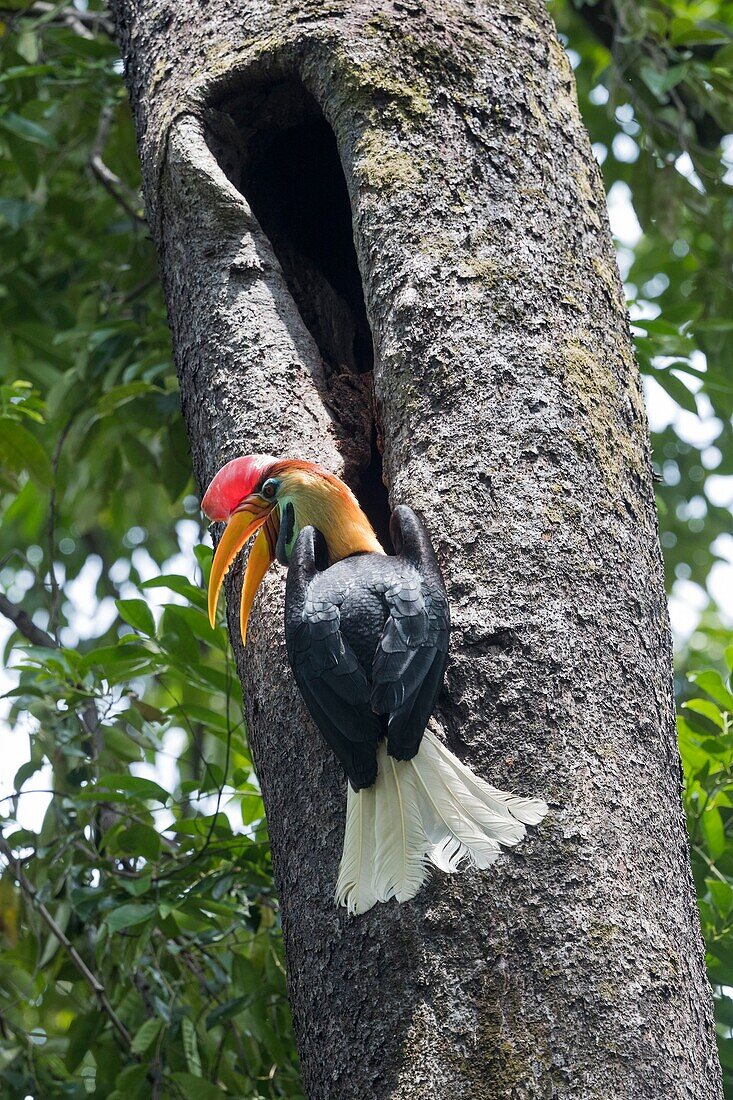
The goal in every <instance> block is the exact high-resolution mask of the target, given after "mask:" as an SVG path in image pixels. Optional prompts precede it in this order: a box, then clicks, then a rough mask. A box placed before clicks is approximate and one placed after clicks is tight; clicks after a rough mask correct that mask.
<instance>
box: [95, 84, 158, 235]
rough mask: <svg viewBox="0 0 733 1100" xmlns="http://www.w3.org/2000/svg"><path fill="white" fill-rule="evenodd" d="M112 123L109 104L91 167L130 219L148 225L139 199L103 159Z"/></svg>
mask: <svg viewBox="0 0 733 1100" xmlns="http://www.w3.org/2000/svg"><path fill="white" fill-rule="evenodd" d="M111 122H112V107H111V105H110V104H109V103H107V104H105V106H104V107H103V108H102V111H101V113H100V116H99V126H98V127H97V133H96V137H95V138H94V144H93V146H92V151H91V153H90V156H89V167H90V168H91V170H92V172H93V173H94V175H95V176H96V178H97V179H98V180H99V182H100V183H101V184H102V187H104V189H105V191H107V192H108V193H109V194H110V195H111V196H112V198H113V199H114V200H115V202H116V203H118V205H119V206H121V207H122V209H123V210H124V211H125V213H126V214H127V215H128V217H129V218H131V219H132V221H133V222H136V223H137V224H138V225H147V221H146V219H145V215H144V214H141V213H140V211H139V210H138V209H137V203H138V198H137V195H136V194H135V192H134V191H132V190H131V189H130V188H129V187H128V186H127V184H126V183H125V182H124V181H123V180H121V179H120V177H119V176H118V175H116V173H114V172H113V171H112V169H111V168H109V167H108V166H107V165H106V164H105V163H104V160H103V159H102V151H103V149H104V146H105V142H106V141H107V134H108V133H109V128H110V124H111Z"/></svg>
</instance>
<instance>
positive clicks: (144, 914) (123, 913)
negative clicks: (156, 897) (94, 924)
mask: <svg viewBox="0 0 733 1100" xmlns="http://www.w3.org/2000/svg"><path fill="white" fill-rule="evenodd" d="M155 912H156V907H155V906H154V905H153V904H152V903H150V904H147V905H138V904H137V903H136V902H130V903H128V904H127V905H121V906H120V907H119V908H118V909H113V910H112V912H111V913H107V915H106V916H105V918H104V922H105V924H106V925H107V927H108V928H109V930H110V932H120V931H121V930H122V929H123V928H134V927H135V925H136V924H142V923H143V921H146V920H149V919H150V917H152V916H153V915H154V914H155Z"/></svg>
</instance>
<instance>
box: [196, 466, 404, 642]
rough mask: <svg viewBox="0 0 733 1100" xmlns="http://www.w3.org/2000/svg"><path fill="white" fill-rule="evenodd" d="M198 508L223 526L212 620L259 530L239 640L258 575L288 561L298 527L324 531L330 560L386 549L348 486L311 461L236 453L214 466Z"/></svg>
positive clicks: (211, 595)
mask: <svg viewBox="0 0 733 1100" xmlns="http://www.w3.org/2000/svg"><path fill="white" fill-rule="evenodd" d="M201 507H202V509H203V511H204V512H205V514H206V515H207V516H208V517H209V519H211V520H214V521H223V522H224V523H226V528H225V529H224V533H223V535H222V537H221V540H220V542H219V545H218V546H217V548H216V553H215V555H214V561H213V563H212V566H211V577H210V579H209V619H210V620H211V623H212V625H213V623H214V619H215V616H216V605H217V600H218V598H219V592H220V591H221V586H222V584H223V582H224V577H225V576H226V573H227V570H228V569H229V567H230V566H231V564H232V562H233V561H234V559H235V558H236V556H237V554H238V553H239V551H240V550H241V549H242V548H243V546H244V544H245V543H246V542H247V540H248V539H249V538H250V537H251V536H252V535H254V534H255V532H256V533H257V537H256V539H255V540H254V543H253V544H252V548H251V550H250V552H249V558H248V559H247V569H246V572H245V574H244V582H243V584H242V602H241V605H240V613H239V623H240V629H241V632H242V641H243V642H244V641H246V637H247V620H248V618H249V613H250V610H251V608H252V603H253V601H254V597H255V593H256V591H257V589H258V588H259V586H260V582H261V581H262V578H263V577H264V575H265V573H266V572H267V570H268V569H269V567H270V565H272V563H273V561H274V560H275V558H277V560H278V561H279V562H281V563H282V564H283V565H287V564H288V562H289V561H290V555H291V553H292V551H293V546H294V545H295V540H296V539H297V537H298V535H299V533H300V531H301V530H302V528H303V527H308V526H313V527H315V528H317V530H319V531H320V532H321V534H322V535H323V537H324V539H325V540H326V545H327V547H328V557H329V562H330V563H333V562H335V561H339V560H340V559H341V558H345V557H348V556H349V555H350V554H358V553H364V552H372V553H383V552H384V551H383V550H382V547H381V546H380V544H379V541H378V539H377V536H376V535H375V534H374V531H373V530H372V526H371V524H370V523H369V520H368V519H367V517H366V516H365V515H364V513H363V512H362V510H361V508H360V507H359V504H358V501H357V499H356V497H355V496H354V494H353V493H352V491H351V489H350V488H349V487H348V485H346V484H345V483H344V482H343V481H341V479H340V478H338V477H336V476H335V475H334V474H331V473H329V472H328V470H324V468H323V467H322V466H318V465H316V463H314V462H304V461H302V460H301V459H294V458H292V459H288V458H285V459H278V458H273V457H272V456H271V455H246V456H245V457H243V458H235V459H233V460H232V461H231V462H227V464H226V466H223V467H222V468H221V470H219V472H218V474H217V475H216V477H215V478H214V480H213V481H212V482H211V484H210V485H209V487H208V489H207V490H206V493H205V494H204V498H203V500H202V501H201Z"/></svg>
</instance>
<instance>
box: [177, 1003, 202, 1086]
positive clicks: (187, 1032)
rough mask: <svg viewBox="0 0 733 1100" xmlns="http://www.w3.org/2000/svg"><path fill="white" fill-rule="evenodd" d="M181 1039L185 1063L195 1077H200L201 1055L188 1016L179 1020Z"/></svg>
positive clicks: (193, 1028)
mask: <svg viewBox="0 0 733 1100" xmlns="http://www.w3.org/2000/svg"><path fill="white" fill-rule="evenodd" d="M181 1039H182V1041H183V1053H184V1054H185V1056H186V1065H187V1066H188V1068H189V1071H190V1072H191V1073H192V1074H193V1075H194V1076H195V1077H200V1076H201V1056H200V1054H199V1046H198V1041H197V1039H196V1028H195V1027H194V1026H193V1023H192V1022H191V1020H190V1019H189V1018H188V1016H184V1017H183V1019H182V1020H181Z"/></svg>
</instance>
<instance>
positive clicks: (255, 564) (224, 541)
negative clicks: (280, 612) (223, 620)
mask: <svg viewBox="0 0 733 1100" xmlns="http://www.w3.org/2000/svg"><path fill="white" fill-rule="evenodd" d="M255 531H257V532H258V534H257V538H256V539H255V540H254V543H253V544H252V548H251V550H250V552H249V557H248V558H247V568H246V570H245V573H244V581H243V582H242V600H241V604H240V608H239V628H240V631H241V634H242V643H243V644H244V643H246V641H247V622H248V620H249V613H250V611H251V610H252V604H253V602H254V598H255V593H256V592H257V589H258V588H259V586H260V583H261V581H262V578H263V577H264V575H265V573H266V572H267V570H268V569H269V568H270V566H271V565H272V563H273V561H274V560H275V544H276V542H277V536H278V534H279V531H280V518H279V513H278V510H277V507H276V506H273V505H272V503H271V502H269V501H268V502H264V501H263V500H262V497H260V496H259V494H257V493H255V494H253V495H252V496H250V497H247V499H246V500H245V501H243V503H242V504H241V505H240V507H239V508H238V509H237V511H236V512H233V513H232V515H231V516H230V518H229V522H228V523H227V525H226V528H225V530H224V534H223V535H222V536H221V540H220V542H219V545H218V546H217V548H216V553H215V554H214V561H213V562H212V565H211V575H210V577H209V622H210V623H211V625H212V626H213V625H214V622H215V620H216V605H217V603H218V600H219V593H220V592H221V586H222V584H223V583H224V578H225V576H226V575H227V573H228V571H229V569H230V567H231V565H232V562H233V561H234V559H235V558H236V556H237V554H238V553H239V552H240V550H241V549H242V548H243V546H244V544H245V543H246V542H247V539H249V538H251V536H252V535H253V534H254V533H255Z"/></svg>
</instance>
